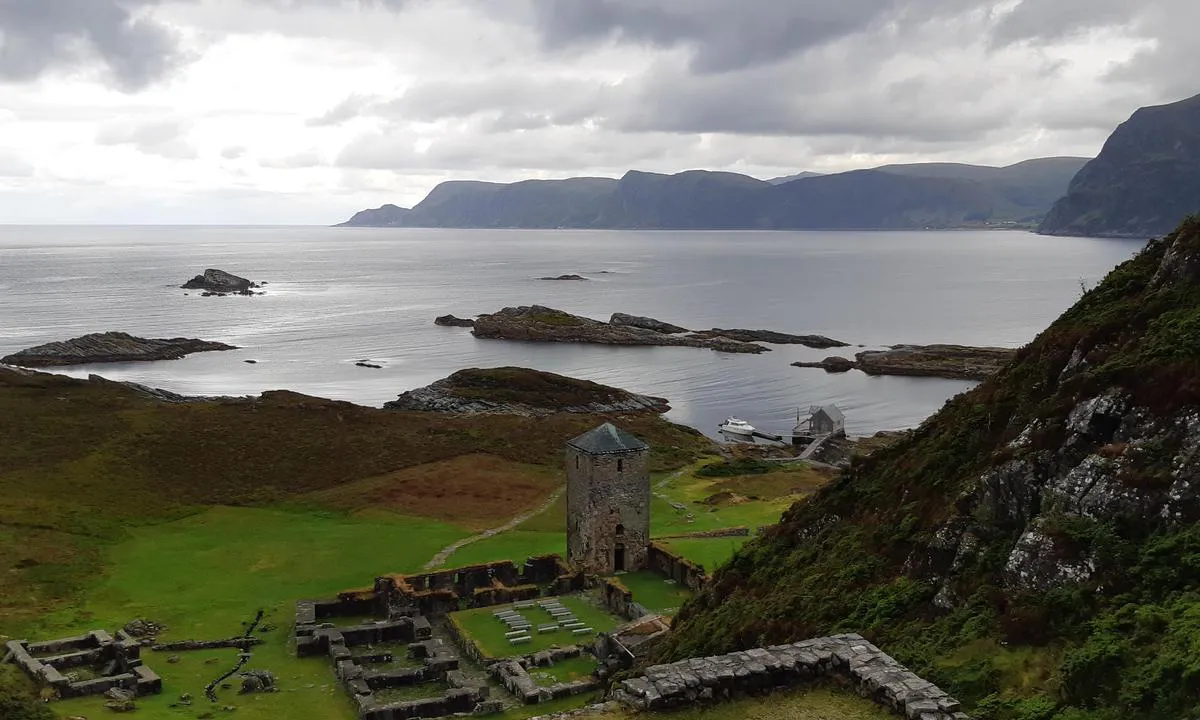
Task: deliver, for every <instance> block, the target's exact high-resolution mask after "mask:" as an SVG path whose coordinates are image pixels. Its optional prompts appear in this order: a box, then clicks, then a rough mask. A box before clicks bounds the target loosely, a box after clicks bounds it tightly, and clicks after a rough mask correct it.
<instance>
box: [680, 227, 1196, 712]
mask: <svg viewBox="0 0 1200 720" xmlns="http://www.w3.org/2000/svg"><path fill="white" fill-rule="evenodd" d="M676 628H677V632H676V633H675V635H674V637H673V639H672V641H671V645H670V646H669V647H667V648H665V649H664V652H663V655H664V656H673V657H682V656H686V655H691V654H696V653H705V654H707V653H715V652H721V651H726V650H728V649H730V648H736V647H746V646H753V645H761V644H767V643H774V642H784V641H788V640H793V639H797V638H803V637H809V636H815V635H822V634H826V633H829V632H837V631H861V632H862V633H863V634H864V635H867V636H868V637H869V638H870V639H872V640H874V641H876V642H877V643H879V644H881V645H882V646H883V647H884V648H885V649H886V650H887V651H888V652H890V653H892V654H894V655H896V656H897V657H898V658H900V659H901V660H902V661H903V662H906V663H908V664H909V665H910V666H911V667H912V668H913V669H914V670H916V671H918V672H920V673H922V674H924V675H927V676H928V677H929V679H931V680H932V681H934V682H936V683H937V684H939V685H940V686H941V687H943V688H944V689H946V690H948V691H950V692H952V693H953V694H955V695H956V696H958V697H959V698H960V699H962V700H964V701H966V702H968V703H970V704H971V705H973V709H974V712H975V714H976V715H977V716H978V717H981V718H1024V719H1026V720H1030V719H1033V718H1044V719H1049V718H1059V719H1061V720H1066V719H1067V718H1070V719H1071V720H1083V719H1084V718H1088V719H1095V720H1099V719H1101V718H1105V719H1107V718H1113V719H1114V720H1115V718H1119V717H1122V718H1123V717H1139V718H1151V719H1153V718H1163V719H1166V718H1181V717H1194V716H1196V714H1197V713H1198V712H1200V659H1198V658H1200V652H1198V651H1200V218H1194V217H1193V218H1190V219H1189V220H1188V221H1186V222H1185V223H1184V224H1183V225H1182V226H1181V227H1180V228H1179V229H1178V230H1177V231H1176V232H1174V233H1172V234H1171V235H1170V236H1169V237H1167V238H1164V239H1163V240H1159V241H1156V242H1153V243H1151V244H1150V245H1149V246H1148V247H1147V248H1146V249H1145V250H1144V251H1142V252H1141V253H1140V254H1138V255H1137V256H1136V257H1135V258H1134V259H1132V260H1129V261H1127V262H1126V263H1123V264H1122V265H1120V266H1119V267H1118V268H1116V269H1115V270H1113V271H1112V272H1111V273H1110V274H1109V276H1108V277H1107V278H1106V279H1105V280H1104V282H1103V283H1101V284H1100V285H1099V286H1097V287H1096V288H1093V289H1092V290H1090V291H1088V292H1087V293H1086V294H1085V295H1084V296H1083V297H1082V298H1081V299H1080V301H1079V302H1078V303H1077V304H1076V305H1075V306H1074V307H1072V308H1071V309H1070V310H1068V311H1067V312H1066V313H1064V314H1063V316H1062V317H1061V318H1059V319H1058V320H1057V321H1056V322H1055V323H1054V324H1053V325H1051V326H1050V328H1048V329H1047V330H1046V331H1044V332H1043V333H1042V334H1041V335H1039V336H1038V338H1037V339H1035V340H1034V341H1033V342H1032V343H1030V344H1029V345H1028V346H1026V347H1025V348H1023V349H1022V350H1020V351H1019V353H1018V355H1017V357H1016V359H1015V360H1014V361H1013V362H1012V364H1011V365H1009V366H1008V367H1007V368H1005V369H1004V370H1002V371H1001V372H1000V373H998V374H997V375H996V376H995V377H993V378H992V379H991V380H988V381H986V382H984V383H983V384H981V385H980V386H978V387H977V388H976V389H974V390H972V391H971V392H968V393H965V394H963V395H960V396H958V397H957V398H955V399H953V400H951V401H949V402H948V403H947V404H946V406H945V407H944V408H943V409H942V410H941V411H940V412H939V413H938V414H936V415H935V416H933V417H932V418H930V419H929V420H928V421H926V422H925V423H924V424H922V426H921V427H920V428H919V429H918V430H917V431H916V432H915V433H914V434H913V435H912V436H911V437H910V438H908V439H906V440H904V441H902V442H901V443H899V444H898V445H896V446H894V447H892V448H889V449H887V450H884V451H881V452H879V453H876V454H874V455H872V456H871V457H869V458H867V459H865V460H863V461H860V462H856V463H855V464H854V465H853V466H852V467H851V469H850V470H849V471H848V472H847V473H846V474H845V475H844V476H843V477H842V478H841V479H839V480H838V481H836V482H835V483H834V484H833V485H831V486H829V487H828V488H827V489H825V490H823V491H822V492H820V493H819V494H818V495H816V496H814V497H813V498H812V499H811V500H810V501H808V502H803V503H799V504H797V505H796V506H794V507H793V508H792V509H791V510H789V511H788V513H786V514H785V516H784V518H783V520H782V521H781V523H780V525H778V526H777V527H775V528H773V529H772V530H770V531H769V532H767V533H766V534H765V535H764V536H763V537H762V538H761V539H759V540H757V541H754V542H751V543H748V544H747V545H746V546H744V548H743V549H742V550H741V551H739V552H738V553H737V555H736V556H735V557H734V558H733V559H732V561H731V562H730V563H729V564H728V565H726V566H725V567H724V568H723V569H721V570H720V571H719V572H718V573H717V574H716V578H715V582H714V584H713V585H712V586H711V588H709V589H708V590H707V591H706V592H705V593H703V594H702V595H700V596H698V597H697V598H696V600H695V601H693V602H691V603H689V604H688V605H686V606H685V607H684V608H683V610H682V612H681V613H680V615H679V617H678V621H677V625H676Z"/></svg>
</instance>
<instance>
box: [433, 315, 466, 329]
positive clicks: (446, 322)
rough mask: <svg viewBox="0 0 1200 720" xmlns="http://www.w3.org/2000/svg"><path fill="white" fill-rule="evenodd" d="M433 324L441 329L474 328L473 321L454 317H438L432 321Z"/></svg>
mask: <svg viewBox="0 0 1200 720" xmlns="http://www.w3.org/2000/svg"><path fill="white" fill-rule="evenodd" d="M433 324H434V325H441V326H442V327H475V321H474V320H472V319H471V318H460V317H455V316H454V315H438V316H437V317H435V318H434V319H433Z"/></svg>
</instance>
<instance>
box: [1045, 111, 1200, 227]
mask: <svg viewBox="0 0 1200 720" xmlns="http://www.w3.org/2000/svg"><path fill="white" fill-rule="evenodd" d="M1194 212H1200V95H1198V96H1196V97H1193V98H1190V99H1188V100H1183V101H1181V102H1177V103H1173V104H1170V105H1160V106H1156V107H1145V108H1142V109H1140V110H1138V111H1137V112H1135V113H1134V114H1133V116H1132V117H1131V118H1129V120H1128V121H1126V122H1124V123H1122V124H1121V125H1120V127H1118V128H1117V129H1116V131H1115V132H1114V133H1113V134H1112V136H1111V137H1110V138H1109V139H1108V141H1107V142H1106V143H1105V144H1104V149H1103V150H1101V151H1100V155H1098V156H1097V157H1096V159H1095V160H1092V161H1091V162H1089V163H1088V164H1087V165H1085V166H1084V167H1083V169H1082V170H1080V171H1079V174H1078V175H1076V176H1075V178H1074V179H1073V180H1072V181H1071V186H1070V188H1069V189H1068V191H1067V195H1066V197H1064V198H1063V199H1061V200H1059V201H1058V203H1056V204H1055V205H1054V207H1053V208H1052V209H1051V210H1050V212H1049V213H1048V214H1047V215H1046V218H1045V220H1044V221H1043V222H1042V224H1041V227H1040V228H1039V232H1043V233H1046V234H1049V235H1088V236H1119V237H1120V236H1123V237H1151V236H1158V235H1162V234H1165V233H1167V232H1170V231H1171V228H1173V227H1175V225H1176V224H1178V223H1179V221H1180V220H1182V219H1183V218H1184V217H1185V216H1187V215H1188V214H1190V213H1194Z"/></svg>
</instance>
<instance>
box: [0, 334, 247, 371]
mask: <svg viewBox="0 0 1200 720" xmlns="http://www.w3.org/2000/svg"><path fill="white" fill-rule="evenodd" d="M236 349H237V348H235V347H234V346H233V345H226V344H225V343H219V342H210V341H207V340H196V339H194V338H156V339H155V338H140V337H135V336H133V335H130V334H129V333H123V332H106V333H91V334H88V335H81V336H80V337H77V338H72V339H70V340H64V341H62V342H52V343H46V344H45V345H38V346H36V347H31V348H26V349H24V350H21V351H20V352H17V353H13V354H12V355H8V356H7V357H3V358H0V363H5V364H8V365H19V366H21V367H57V366H62V365H82V364H85V363H108V362H133V361H150V360H178V359H179V358H181V357H183V356H185V355H189V354H191V353H197V352H209V351H214V350H236Z"/></svg>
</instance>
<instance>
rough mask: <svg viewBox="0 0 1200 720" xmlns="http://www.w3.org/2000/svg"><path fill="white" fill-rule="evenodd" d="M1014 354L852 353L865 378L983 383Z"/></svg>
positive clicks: (947, 348) (946, 349)
mask: <svg viewBox="0 0 1200 720" xmlns="http://www.w3.org/2000/svg"><path fill="white" fill-rule="evenodd" d="M1016 354H1017V351H1016V350H1013V349H1010V348H999V347H969V346H966V345H894V346H892V347H891V348H889V349H887V350H866V351H864V352H860V353H856V354H855V356H854V358H855V360H856V362H855V367H857V368H858V369H859V370H862V371H863V372H865V373H866V374H868V375H915V376H924V377H942V378H955V379H964V380H983V379H985V378H988V377H991V376H992V375H994V374H995V373H996V372H997V371H999V370H1000V368H1002V367H1004V366H1005V365H1007V364H1008V363H1009V362H1011V361H1012V359H1013V357H1014V356H1015V355H1016Z"/></svg>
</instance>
